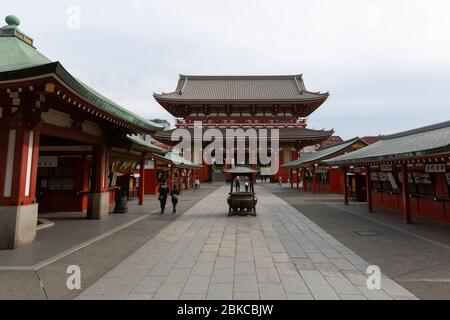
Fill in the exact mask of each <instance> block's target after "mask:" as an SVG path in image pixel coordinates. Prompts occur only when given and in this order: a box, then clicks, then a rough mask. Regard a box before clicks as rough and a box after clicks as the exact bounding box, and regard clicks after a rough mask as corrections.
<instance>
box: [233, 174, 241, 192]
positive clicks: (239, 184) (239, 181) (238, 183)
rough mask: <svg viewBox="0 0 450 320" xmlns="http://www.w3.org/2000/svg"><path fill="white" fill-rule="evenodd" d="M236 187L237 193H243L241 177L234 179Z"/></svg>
mask: <svg viewBox="0 0 450 320" xmlns="http://www.w3.org/2000/svg"><path fill="white" fill-rule="evenodd" d="M234 187H235V189H236V192H239V191H241V180H240V179H239V176H237V177H236V178H235V179H234Z"/></svg>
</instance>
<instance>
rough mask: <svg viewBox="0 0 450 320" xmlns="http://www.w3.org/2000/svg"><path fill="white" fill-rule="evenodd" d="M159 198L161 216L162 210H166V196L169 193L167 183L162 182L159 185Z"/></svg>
mask: <svg viewBox="0 0 450 320" xmlns="http://www.w3.org/2000/svg"><path fill="white" fill-rule="evenodd" d="M158 193H159V197H158V200H159V202H160V204H161V214H164V209H165V208H166V202H167V194H168V193H169V190H168V187H167V183H166V182H165V181H164V182H163V183H161V184H160V185H159V190H158Z"/></svg>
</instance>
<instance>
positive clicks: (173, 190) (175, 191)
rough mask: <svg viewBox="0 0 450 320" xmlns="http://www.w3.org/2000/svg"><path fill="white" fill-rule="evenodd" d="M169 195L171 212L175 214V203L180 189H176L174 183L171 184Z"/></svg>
mask: <svg viewBox="0 0 450 320" xmlns="http://www.w3.org/2000/svg"><path fill="white" fill-rule="evenodd" d="M170 195H171V196H172V207H173V210H172V214H177V204H178V199H179V197H180V190H178V188H177V185H176V184H174V185H173V188H172V191H171V192H170Z"/></svg>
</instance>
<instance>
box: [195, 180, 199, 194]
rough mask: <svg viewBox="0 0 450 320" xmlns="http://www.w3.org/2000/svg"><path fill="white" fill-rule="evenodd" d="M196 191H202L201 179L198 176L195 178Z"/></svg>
mask: <svg viewBox="0 0 450 320" xmlns="http://www.w3.org/2000/svg"><path fill="white" fill-rule="evenodd" d="M195 191H197V192H198V191H200V179H199V178H198V177H196V178H195Z"/></svg>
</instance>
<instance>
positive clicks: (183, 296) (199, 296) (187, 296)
mask: <svg viewBox="0 0 450 320" xmlns="http://www.w3.org/2000/svg"><path fill="white" fill-rule="evenodd" d="M205 299H206V295H205V294H202V293H182V294H181V295H180V296H179V298H178V300H205Z"/></svg>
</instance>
